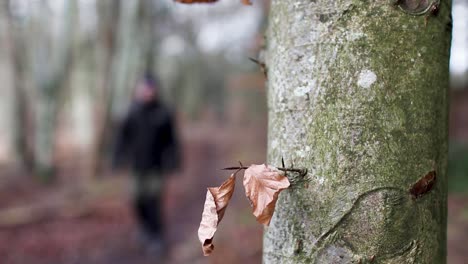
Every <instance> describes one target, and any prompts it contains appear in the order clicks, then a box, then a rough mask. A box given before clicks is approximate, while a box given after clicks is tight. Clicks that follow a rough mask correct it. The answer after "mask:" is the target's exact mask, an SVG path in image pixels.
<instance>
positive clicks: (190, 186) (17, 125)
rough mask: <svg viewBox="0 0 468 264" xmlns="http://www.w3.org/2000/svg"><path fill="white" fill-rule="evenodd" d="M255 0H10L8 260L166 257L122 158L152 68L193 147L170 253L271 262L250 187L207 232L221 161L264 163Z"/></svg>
mask: <svg viewBox="0 0 468 264" xmlns="http://www.w3.org/2000/svg"><path fill="white" fill-rule="evenodd" d="M252 2H253V5H252V6H244V5H242V4H241V3H240V1H235V0H224V1H219V3H217V4H210V5H183V4H178V3H175V2H173V1H172V0H134V1H124V0H0V83H1V87H0V262H1V263H15V264H16V263H39V264H40V263H67V264H68V263H117V264H118V263H156V262H154V260H152V259H151V256H146V255H145V254H144V253H143V252H142V251H141V249H140V248H139V247H138V245H137V243H135V241H134V240H135V239H134V236H133V235H134V233H135V231H136V227H135V225H134V220H133V218H132V215H131V212H130V208H129V200H130V198H129V188H128V186H129V177H128V175H126V173H125V172H119V173H116V172H114V171H112V170H111V169H110V165H109V163H110V162H109V160H110V152H111V151H112V138H113V136H114V133H113V132H114V131H115V128H116V125H117V123H118V121H119V120H120V119H121V118H122V116H123V115H124V114H125V112H126V110H127V108H128V106H129V104H130V102H131V98H132V93H133V89H134V88H135V84H136V81H137V80H138V78H139V77H140V76H142V75H143V74H144V73H145V72H147V71H151V72H153V73H154V74H156V75H157V76H158V77H159V78H160V80H161V83H162V89H163V97H164V100H165V101H167V102H168V103H169V104H170V105H171V107H172V108H174V109H175V110H176V113H177V120H178V122H177V123H178V133H179V135H180V138H181V141H182V146H183V158H184V169H183V170H182V171H181V172H180V173H178V175H174V176H173V177H172V178H171V179H170V180H169V183H168V186H167V192H166V200H165V205H166V210H165V211H166V220H167V222H168V223H169V238H170V241H169V242H170V244H171V248H170V252H169V259H170V263H241V262H243V263H260V262H261V261H260V259H261V243H262V242H261V241H262V237H261V234H262V227H261V226H260V225H258V224H256V222H255V219H254V218H253V217H252V216H251V214H250V211H251V209H250V207H249V204H248V202H247V200H246V199H244V198H241V197H242V196H241V195H234V198H233V199H234V202H233V206H232V207H231V208H229V210H228V212H227V214H229V216H228V217H226V218H225V219H224V221H223V228H222V229H221V230H219V231H218V233H217V237H216V242H215V244H216V247H217V250H216V251H215V252H214V254H213V255H212V256H211V257H210V258H204V257H203V256H202V253H201V249H200V245H199V242H198V239H197V235H196V231H197V229H198V224H199V221H200V218H201V212H202V208H203V201H204V198H205V191H206V189H205V188H206V187H207V186H215V185H219V183H221V182H222V181H223V180H224V179H225V178H226V177H227V176H228V174H227V173H224V172H222V171H220V170H219V169H220V168H223V167H226V166H231V165H237V161H238V160H241V161H242V162H243V163H245V164H249V163H263V162H264V161H265V156H266V140H267V139H266V138H267V135H266V132H267V128H266V126H267V115H266V113H267V111H266V98H265V94H266V93H265V77H264V76H263V74H262V73H261V71H260V69H259V67H258V65H256V64H255V63H253V62H251V61H250V60H249V57H253V58H258V57H262V55H261V53H262V49H263V47H264V45H265V43H264V38H263V31H264V29H265V27H266V24H267V17H266V16H267V14H268V7H269V1H268V0H254V1H252ZM453 17H454V27H453V30H454V31H453V37H454V38H453V47H452V61H451V75H452V87H451V98H452V102H451V109H450V161H449V177H450V179H449V188H450V190H449V191H450V197H449V229H448V234H449V248H448V252H449V263H468V252H466V244H468V1H466V0H455V1H454V5H453ZM278 162H280V161H278ZM286 162H287V163H288V162H292V161H287V160H286ZM239 190H240V189H239ZM236 197H239V198H236Z"/></svg>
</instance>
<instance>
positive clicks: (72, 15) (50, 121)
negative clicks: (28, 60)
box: [34, 0, 78, 182]
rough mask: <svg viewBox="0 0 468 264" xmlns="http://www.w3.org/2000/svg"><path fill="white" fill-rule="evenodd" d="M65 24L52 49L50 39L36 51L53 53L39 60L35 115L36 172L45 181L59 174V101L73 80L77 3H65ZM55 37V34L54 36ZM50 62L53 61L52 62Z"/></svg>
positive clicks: (44, 20) (43, 22)
mask: <svg viewBox="0 0 468 264" xmlns="http://www.w3.org/2000/svg"><path fill="white" fill-rule="evenodd" d="M64 12H65V16H64V17H65V21H64V22H63V25H62V27H61V31H60V36H59V37H58V38H56V39H55V38H53V37H52V39H53V40H54V41H52V45H51V46H52V47H53V49H51V48H50V46H49V44H48V43H46V41H48V39H42V40H43V41H42V42H41V41H39V42H41V43H39V45H40V46H39V47H38V49H37V50H36V51H37V52H39V53H41V54H39V55H41V56H44V54H49V55H50V57H51V58H46V57H39V59H38V61H36V85H37V90H38V91H37V100H36V101H37V104H36V111H35V112H36V116H35V150H34V151H35V155H34V156H35V159H36V160H35V161H36V164H35V170H36V174H37V176H38V177H39V178H40V179H41V180H42V181H45V182H47V181H50V180H52V179H53V176H54V172H55V164H54V163H55V162H54V152H55V151H54V149H55V137H56V133H55V132H56V124H57V117H58V109H59V98H60V97H61V94H62V91H63V89H64V88H65V86H66V84H67V81H68V80H69V74H70V70H71V65H72V46H73V39H74V29H75V24H76V17H77V12H78V5H77V0H68V1H66V3H65V11H64ZM38 21H40V22H39V26H41V27H44V28H45V27H46V25H48V23H50V20H48V19H47V18H44V17H42V18H39V20H38ZM51 36H52V35H51ZM48 60H51V61H50V63H49V61H48Z"/></svg>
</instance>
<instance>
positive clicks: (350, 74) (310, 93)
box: [264, 0, 451, 263]
mask: <svg viewBox="0 0 468 264" xmlns="http://www.w3.org/2000/svg"><path fill="white" fill-rule="evenodd" d="M390 2H392V1H384V0H378V1H351V0H337V1H329V0H317V1H309V0H295V1H293V0H273V1H272V6H271V11H270V26H269V29H268V56H267V61H266V63H267V67H268V77H269V81H268V82H269V91H268V106H269V135H268V137H269V140H268V142H269V143H268V160H269V162H270V163H272V164H280V161H281V157H284V159H285V161H286V163H287V164H286V165H288V163H294V166H295V167H306V168H307V169H308V174H307V176H306V177H305V178H303V179H302V180H299V181H298V182H297V183H296V184H295V185H294V186H292V187H291V188H290V189H289V190H287V191H285V192H283V193H282V194H281V195H280V199H279V201H278V204H277V206H276V211H275V214H274V216H273V219H272V221H271V224H270V226H269V227H268V228H266V230H265V235H264V263H371V262H372V263H445V262H446V224H447V219H446V217H447V205H446V196H447V178H446V176H447V175H446V168H447V145H448V142H447V141H448V133H447V130H448V121H447V119H448V118H447V112H448V110H447V109H448V87H449V85H448V84H449V80H448V78H449V69H448V67H449V48H450V34H451V27H450V24H451V21H450V20H451V19H450V4H449V1H448V2H446V1H441V3H440V6H439V10H438V12H437V13H434V14H432V13H430V12H427V13H425V12H416V11H418V10H416V11H415V12H414V13H418V14H410V13H413V11H411V10H409V9H410V8H411V6H412V5H411V4H412V3H416V4H415V5H414V6H416V5H418V3H419V2H421V1H412V0H404V1H393V2H399V4H400V5H401V7H402V8H400V7H399V6H396V5H392V4H391V3H390ZM428 2H429V3H432V2H435V0H434V1H433V0H429V1H428ZM421 3H422V5H424V4H425V3H426V2H425V1H422V2H421ZM403 9H405V12H404V10H403ZM429 10H430V9H429ZM419 13H423V14H419ZM431 171H435V172H436V181H435V184H434V186H433V188H432V190H430V191H428V192H427V193H425V194H424V195H422V196H421V197H418V198H415V197H413V196H412V195H411V194H410V191H409V190H410V187H411V186H412V185H413V184H414V183H415V182H417V181H418V180H419V179H420V178H421V177H423V176H425V175H426V174H428V173H429V172H431Z"/></svg>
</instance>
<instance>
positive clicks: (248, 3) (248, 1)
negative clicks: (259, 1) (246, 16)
mask: <svg viewBox="0 0 468 264" xmlns="http://www.w3.org/2000/svg"><path fill="white" fill-rule="evenodd" d="M242 4H244V5H252V2H251V1H250V0H242Z"/></svg>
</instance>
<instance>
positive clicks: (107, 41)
mask: <svg viewBox="0 0 468 264" xmlns="http://www.w3.org/2000/svg"><path fill="white" fill-rule="evenodd" d="M96 5H97V10H98V14H99V16H98V19H99V20H98V36H97V38H98V41H97V56H98V59H99V61H98V65H100V70H99V72H100V73H101V74H100V76H98V78H99V80H98V87H96V93H97V96H96V98H97V101H96V102H95V107H96V110H95V112H96V120H95V130H96V133H95V138H94V144H93V148H94V149H93V150H92V155H93V157H92V160H91V162H92V165H91V170H92V171H91V175H93V176H95V175H98V174H99V173H100V172H101V170H102V161H103V159H102V157H104V156H105V150H106V146H107V144H106V143H107V142H108V141H107V140H106V139H107V138H108V135H109V125H110V120H111V108H112V104H113V95H114V94H113V91H114V89H115V87H114V86H115V85H116V84H115V74H114V70H115V67H116V63H117V62H116V57H117V54H116V53H117V40H118V29H119V28H118V24H119V19H120V8H121V1H120V0H117V1H114V0H104V1H96Z"/></svg>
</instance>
